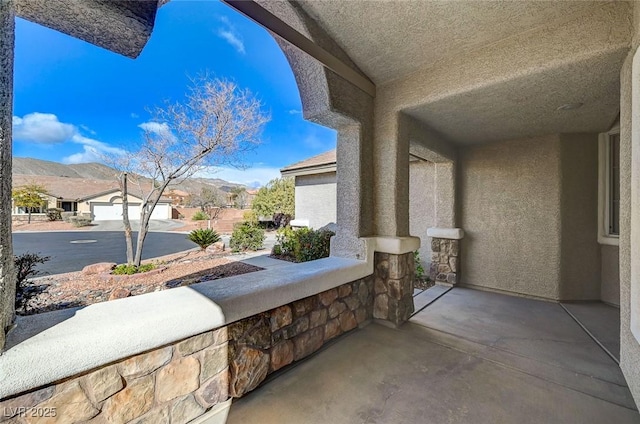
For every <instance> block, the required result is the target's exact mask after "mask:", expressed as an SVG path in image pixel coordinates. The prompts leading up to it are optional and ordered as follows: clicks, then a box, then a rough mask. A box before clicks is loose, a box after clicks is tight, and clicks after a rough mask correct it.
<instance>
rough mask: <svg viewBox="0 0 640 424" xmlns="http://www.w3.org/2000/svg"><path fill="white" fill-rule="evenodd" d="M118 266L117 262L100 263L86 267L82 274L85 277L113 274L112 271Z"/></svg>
mask: <svg viewBox="0 0 640 424" xmlns="http://www.w3.org/2000/svg"><path fill="white" fill-rule="evenodd" d="M116 265H117V264H116V263H115V262H99V263H97V264H91V265H87V266H85V267H84V268H82V273H83V274H85V275H92V274H102V273H105V272H111V270H112V269H113V268H115V267H116Z"/></svg>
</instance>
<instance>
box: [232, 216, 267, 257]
mask: <svg viewBox="0 0 640 424" xmlns="http://www.w3.org/2000/svg"><path fill="white" fill-rule="evenodd" d="M263 242H264V230H263V229H262V228H260V227H258V226H257V225H256V224H253V223H251V222H248V221H244V222H241V223H239V224H236V225H235V227H234V229H233V233H232V234H231V241H230V242H229V247H231V250H232V251H233V252H241V251H245V250H258V249H262V243H263Z"/></svg>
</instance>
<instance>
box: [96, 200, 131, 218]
mask: <svg viewBox="0 0 640 424" xmlns="http://www.w3.org/2000/svg"><path fill="white" fill-rule="evenodd" d="M92 206H93V207H92V211H93V220H94V221H115V220H121V219H122V204H117V203H116V204H111V203H102V204H99V203H94V204H93V205H92ZM129 219H130V220H135V219H140V205H129Z"/></svg>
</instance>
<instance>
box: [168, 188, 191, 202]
mask: <svg viewBox="0 0 640 424" xmlns="http://www.w3.org/2000/svg"><path fill="white" fill-rule="evenodd" d="M189 196H190V194H189V193H187V192H186V191H182V190H177V189H171V190H169V191H168V192H167V193H165V195H164V197H167V198H169V199H171V206H184V205H185V202H186V200H187V199H188V197H189Z"/></svg>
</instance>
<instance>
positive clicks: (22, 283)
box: [13, 252, 51, 311]
mask: <svg viewBox="0 0 640 424" xmlns="http://www.w3.org/2000/svg"><path fill="white" fill-rule="evenodd" d="M49 259H51V257H50V256H41V255H40V254H38V253H29V252H25V253H23V254H22V255H18V256H14V257H13V264H14V266H15V269H16V300H15V308H16V310H17V311H21V310H23V309H24V307H25V306H26V305H27V304H28V303H29V300H31V299H32V298H33V297H35V296H36V295H37V294H38V293H39V290H38V289H37V288H36V287H34V285H33V284H32V283H31V282H29V278H31V277H35V276H36V275H38V274H40V271H38V270H37V269H36V266H37V265H38V264H43V263H45V262H47V261H48V260H49Z"/></svg>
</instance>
